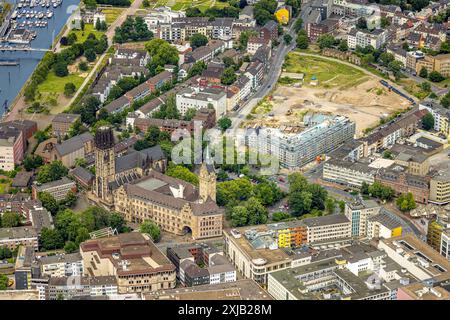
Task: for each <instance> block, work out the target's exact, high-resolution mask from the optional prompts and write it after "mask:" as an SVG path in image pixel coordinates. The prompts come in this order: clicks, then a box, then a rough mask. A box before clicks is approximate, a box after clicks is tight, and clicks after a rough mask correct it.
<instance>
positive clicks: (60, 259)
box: [38, 252, 83, 277]
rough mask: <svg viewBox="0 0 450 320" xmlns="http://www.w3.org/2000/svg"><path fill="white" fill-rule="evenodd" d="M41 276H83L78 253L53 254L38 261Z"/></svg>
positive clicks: (80, 258)
mask: <svg viewBox="0 0 450 320" xmlns="http://www.w3.org/2000/svg"><path fill="white" fill-rule="evenodd" d="M38 264H39V268H40V272H41V275H42V276H49V277H71V276H82V275H83V259H82V257H81V255H80V253H78V252H76V253H69V254H64V253H63V254H55V255H53V256H43V257H40V258H39V259H38Z"/></svg>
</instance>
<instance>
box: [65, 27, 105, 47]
mask: <svg viewBox="0 0 450 320" xmlns="http://www.w3.org/2000/svg"><path fill="white" fill-rule="evenodd" d="M70 33H75V34H76V36H77V41H76V42H77V43H82V42H84V41H86V39H87V37H88V35H89V34H90V33H93V34H94V35H95V37H96V38H97V39H100V37H101V36H102V35H103V34H104V33H105V32H104V31H97V30H95V28H94V25H93V24H90V23H87V24H85V26H84V31H82V30H74V31H71V32H70Z"/></svg>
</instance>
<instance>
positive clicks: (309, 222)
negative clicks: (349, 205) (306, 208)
mask: <svg viewBox="0 0 450 320" xmlns="http://www.w3.org/2000/svg"><path fill="white" fill-rule="evenodd" d="M302 222H303V223H304V224H305V225H306V226H307V227H310V228H311V227H321V226H328V225H334V224H342V223H350V220H348V218H347V217H346V216H345V215H344V214H330V215H326V216H321V217H315V218H306V219H303V220H302Z"/></svg>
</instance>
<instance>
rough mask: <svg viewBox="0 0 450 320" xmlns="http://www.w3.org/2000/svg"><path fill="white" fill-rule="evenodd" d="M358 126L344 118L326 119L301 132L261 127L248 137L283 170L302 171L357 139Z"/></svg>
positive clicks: (251, 144)
mask: <svg viewBox="0 0 450 320" xmlns="http://www.w3.org/2000/svg"><path fill="white" fill-rule="evenodd" d="M354 134H355V123H354V122H352V121H350V120H349V119H348V118H346V117H343V116H336V117H334V118H331V119H325V120H324V121H322V122H321V123H319V124H317V125H314V126H312V127H309V128H307V129H306V130H304V131H301V132H299V133H295V134H290V133H284V132H282V131H281V130H279V129H272V128H260V129H259V130H257V131H256V130H255V131H254V132H251V133H250V134H249V135H248V136H247V142H248V145H249V146H251V147H252V148H254V149H255V148H257V149H258V151H259V152H260V153H265V154H270V155H271V156H273V157H275V158H276V159H278V161H279V164H280V166H281V167H285V168H290V169H294V168H298V167H302V166H304V165H306V164H307V163H309V162H311V161H313V160H314V159H315V158H316V157H317V156H318V155H323V154H325V153H328V152H330V151H332V150H333V149H335V148H337V147H338V146H339V145H341V144H342V143H344V142H346V141H349V140H351V139H353V136H354Z"/></svg>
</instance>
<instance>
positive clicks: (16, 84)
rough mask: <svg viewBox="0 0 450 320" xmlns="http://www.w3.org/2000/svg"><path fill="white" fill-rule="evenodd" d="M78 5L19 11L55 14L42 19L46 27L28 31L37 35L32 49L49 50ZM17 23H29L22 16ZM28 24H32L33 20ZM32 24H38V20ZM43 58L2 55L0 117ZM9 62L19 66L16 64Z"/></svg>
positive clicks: (71, 1) (73, 0) (66, 0)
mask: <svg viewBox="0 0 450 320" xmlns="http://www.w3.org/2000/svg"><path fill="white" fill-rule="evenodd" d="M79 3H80V0H63V1H62V3H61V5H59V6H58V7H56V8H54V7H53V6H50V8H41V6H40V5H39V6H35V7H34V8H29V7H27V8H25V7H24V8H22V9H18V8H16V10H19V11H23V10H34V11H43V12H47V11H51V12H53V15H52V16H51V18H48V17H43V18H41V19H39V20H40V21H42V23H41V24H42V25H43V24H44V21H46V22H47V23H46V25H45V26H40V27H28V26H26V27H25V28H26V29H29V30H31V31H36V38H35V39H34V40H33V41H31V42H30V46H31V47H32V48H37V49H48V48H50V47H51V46H52V42H53V40H54V39H55V38H56V37H57V35H58V34H59V33H60V32H61V30H62V28H63V27H64V25H65V24H66V22H67V20H68V19H69V17H70V15H71V13H72V12H73V10H74V8H76V6H78V4H79ZM16 20H17V22H19V21H20V22H25V21H26V20H27V19H25V16H23V17H22V18H21V19H16ZM28 20H30V21H31V19H28ZM33 20H34V21H38V18H35V19H33ZM19 46H20V45H19ZM44 54H45V52H44V51H0V116H1V115H2V114H3V113H4V112H5V107H7V108H9V107H10V105H11V103H12V102H13V101H14V99H15V98H16V96H17V94H18V93H19V92H20V90H21V89H22V87H23V85H24V84H25V82H26V81H27V80H28V78H29V77H30V76H31V74H32V73H33V71H34V69H35V68H36V66H37V65H38V63H39V61H40V60H41V59H42V57H43V56H44ZM5 61H6V62H7V63H5ZM1 62H3V63H1ZM8 62H17V64H16V63H8Z"/></svg>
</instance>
